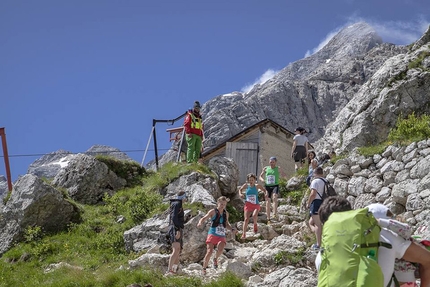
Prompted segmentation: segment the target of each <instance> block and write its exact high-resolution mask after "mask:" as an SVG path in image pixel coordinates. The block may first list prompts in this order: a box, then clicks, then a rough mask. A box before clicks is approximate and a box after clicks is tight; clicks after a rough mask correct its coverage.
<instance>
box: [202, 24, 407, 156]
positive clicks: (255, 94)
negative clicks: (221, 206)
mask: <svg viewBox="0 0 430 287" xmlns="http://www.w3.org/2000/svg"><path fill="white" fill-rule="evenodd" d="M375 49H377V50H378V51H377V52H372V51H374V50H375ZM401 52H404V50H401V49H398V48H396V47H393V46H392V45H388V44H384V43H383V42H382V39H381V37H379V36H378V35H377V33H376V32H375V30H374V29H373V28H372V27H371V26H370V25H368V24H367V23H363V22H361V23H356V24H353V25H350V26H348V27H346V28H344V29H342V30H341V31H340V32H339V33H338V34H337V35H335V36H334V37H333V38H332V39H331V40H330V41H329V42H328V43H327V45H325V46H324V47H323V48H322V49H321V50H319V51H318V52H316V53H315V54H313V55H312V56H310V57H306V58H304V59H301V60H298V61H296V62H294V63H291V64H289V65H288V66H287V67H285V68H284V69H283V70H281V71H280V72H279V73H278V74H277V75H275V76H274V77H273V78H272V79H271V80H269V81H267V82H266V83H264V84H262V85H258V86H255V87H254V88H253V89H252V90H251V91H250V92H248V93H246V94H242V93H239V92H235V93H231V94H229V96H226V95H220V96H217V97H215V98H213V99H211V100H209V101H208V102H206V103H205V104H204V105H203V110H202V112H203V120H204V125H205V137H206V140H205V151H207V150H210V149H211V148H212V147H214V146H216V145H218V144H220V143H221V142H223V141H225V140H227V139H228V138H230V137H232V136H234V135H235V134H237V133H239V132H241V131H242V130H244V129H246V128H248V127H250V126H251V125H253V124H255V123H257V122H259V121H261V120H264V119H266V118H268V119H271V120H273V121H275V122H277V123H278V124H280V125H282V126H284V127H285V128H286V129H288V130H294V128H295V127H296V126H303V127H305V128H306V129H307V130H308V131H312V133H311V134H309V138H310V140H311V141H316V140H318V139H319V138H321V137H322V136H323V135H324V133H325V129H326V126H327V125H328V124H329V123H330V122H332V121H333V120H334V119H335V118H336V116H337V115H338V113H339V112H340V110H341V109H342V108H343V107H344V106H345V105H346V104H347V103H348V102H349V101H350V100H351V99H352V98H353V97H354V95H355V94H356V93H357V92H358V90H359V89H360V87H361V86H362V85H363V84H365V83H366V82H367V81H368V80H369V79H370V78H371V77H372V76H373V74H374V73H375V72H376V71H377V70H378V69H379V68H380V67H381V66H382V65H383V63H384V62H385V61H386V60H387V59H388V58H390V57H392V56H395V55H398V54H399V53H401ZM368 55H371V56H368Z"/></svg>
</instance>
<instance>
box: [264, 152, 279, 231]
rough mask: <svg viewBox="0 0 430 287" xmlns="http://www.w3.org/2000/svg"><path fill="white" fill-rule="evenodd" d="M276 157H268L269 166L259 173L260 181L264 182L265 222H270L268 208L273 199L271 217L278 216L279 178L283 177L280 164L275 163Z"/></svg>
mask: <svg viewBox="0 0 430 287" xmlns="http://www.w3.org/2000/svg"><path fill="white" fill-rule="evenodd" d="M276 163H277V159H276V157H274V156H272V157H270V159H269V166H265V167H264V168H263V171H262V172H261V174H260V181H262V182H264V183H265V188H266V190H267V193H266V198H265V200H266V214H267V224H270V223H271V222H270V209H271V205H272V200H273V217H274V218H276V217H278V196H279V179H280V176H282V177H285V174H284V172H283V171H282V170H281V167H280V166H277V165H276Z"/></svg>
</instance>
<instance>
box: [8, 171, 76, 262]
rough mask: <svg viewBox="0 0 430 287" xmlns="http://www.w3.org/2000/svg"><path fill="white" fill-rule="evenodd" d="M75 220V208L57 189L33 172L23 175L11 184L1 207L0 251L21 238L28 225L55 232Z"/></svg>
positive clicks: (63, 228) (64, 228)
mask: <svg viewBox="0 0 430 287" xmlns="http://www.w3.org/2000/svg"><path fill="white" fill-rule="evenodd" d="M79 221H80V214H79V210H78V208H77V207H76V206H75V205H73V204H72V203H70V201H69V200H67V199H66V198H65V197H64V195H63V194H62V193H61V192H60V191H59V190H57V189H55V188H54V187H52V186H50V185H49V184H47V183H45V182H44V181H43V180H41V179H40V178H38V177H36V176H34V175H31V174H27V175H24V176H22V177H21V178H19V179H18V180H17V182H16V183H15V186H14V189H13V191H12V194H11V196H10V198H9V199H8V201H7V203H6V204H5V205H4V206H3V208H2V210H1V216H0V254H3V253H4V252H5V251H7V250H8V249H9V248H10V246H11V245H12V243H14V242H19V241H22V240H23V239H24V237H23V235H24V233H25V230H26V228H28V227H36V226H38V227H41V229H42V231H43V232H58V231H62V230H66V228H67V227H68V225H69V224H70V223H72V222H79Z"/></svg>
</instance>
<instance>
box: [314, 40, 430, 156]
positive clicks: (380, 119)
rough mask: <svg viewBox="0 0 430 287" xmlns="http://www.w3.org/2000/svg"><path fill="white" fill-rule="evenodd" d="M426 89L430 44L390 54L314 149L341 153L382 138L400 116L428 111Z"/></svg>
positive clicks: (429, 81)
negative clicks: (406, 51)
mask: <svg viewBox="0 0 430 287" xmlns="http://www.w3.org/2000/svg"><path fill="white" fill-rule="evenodd" d="M424 55H427V56H426V57H424V58H423V59H421V58H422V57H423V56H424ZM420 59H421V60H420ZM412 62H414V63H416V65H415V66H413V67H412V68H411V66H410V64H411V63H412ZM429 91H430V44H427V45H424V46H422V47H420V48H419V49H416V50H415V51H413V52H409V53H405V54H399V55H397V56H395V57H392V58H390V59H389V60H387V61H386V62H385V64H384V65H383V66H382V67H381V68H380V69H379V70H378V71H377V72H376V73H375V74H374V75H373V76H372V78H371V79H370V80H369V81H368V82H366V83H365V84H364V85H363V86H362V87H361V89H360V90H359V91H358V93H357V94H356V95H355V96H354V98H353V99H352V100H351V101H350V102H349V103H348V104H346V106H345V107H344V108H343V109H342V110H341V111H340V113H339V115H338V116H337V118H336V120H335V121H333V122H332V123H331V124H330V125H329V126H328V127H327V130H326V133H325V135H324V137H323V138H321V139H320V140H319V141H318V142H317V143H316V144H315V146H316V148H317V150H319V151H324V150H330V149H333V148H335V149H337V152H338V153H341V152H343V151H350V150H352V149H353V148H355V147H359V146H368V145H374V144H378V143H380V142H383V141H384V140H386V139H387V136H388V134H389V132H390V130H391V129H392V128H393V127H394V126H395V124H396V121H397V118H398V117H399V116H401V115H403V116H405V115H409V114H411V113H412V112H416V113H417V114H422V113H427V114H428V113H430V97H429V95H430V93H429Z"/></svg>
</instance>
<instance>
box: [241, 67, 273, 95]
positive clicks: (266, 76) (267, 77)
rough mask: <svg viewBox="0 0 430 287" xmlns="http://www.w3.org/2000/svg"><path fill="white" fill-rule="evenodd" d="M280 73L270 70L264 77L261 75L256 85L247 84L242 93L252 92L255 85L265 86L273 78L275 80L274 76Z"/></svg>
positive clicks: (255, 82)
mask: <svg viewBox="0 0 430 287" xmlns="http://www.w3.org/2000/svg"><path fill="white" fill-rule="evenodd" d="M278 72H279V71H275V70H272V69H269V70H267V71H266V72H264V74H263V75H261V76H260V77H259V78H258V79H256V80H255V81H254V83H252V84H247V85H246V86H244V87H243V88H242V89H241V92H242V93H245V94H246V93H248V92H249V91H251V90H252V88H253V87H254V86H255V85H257V84H259V85H262V84H264V83H265V82H267V81H268V80H270V79H271V78H273V76H274V75H276V74H277V73H278Z"/></svg>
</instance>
